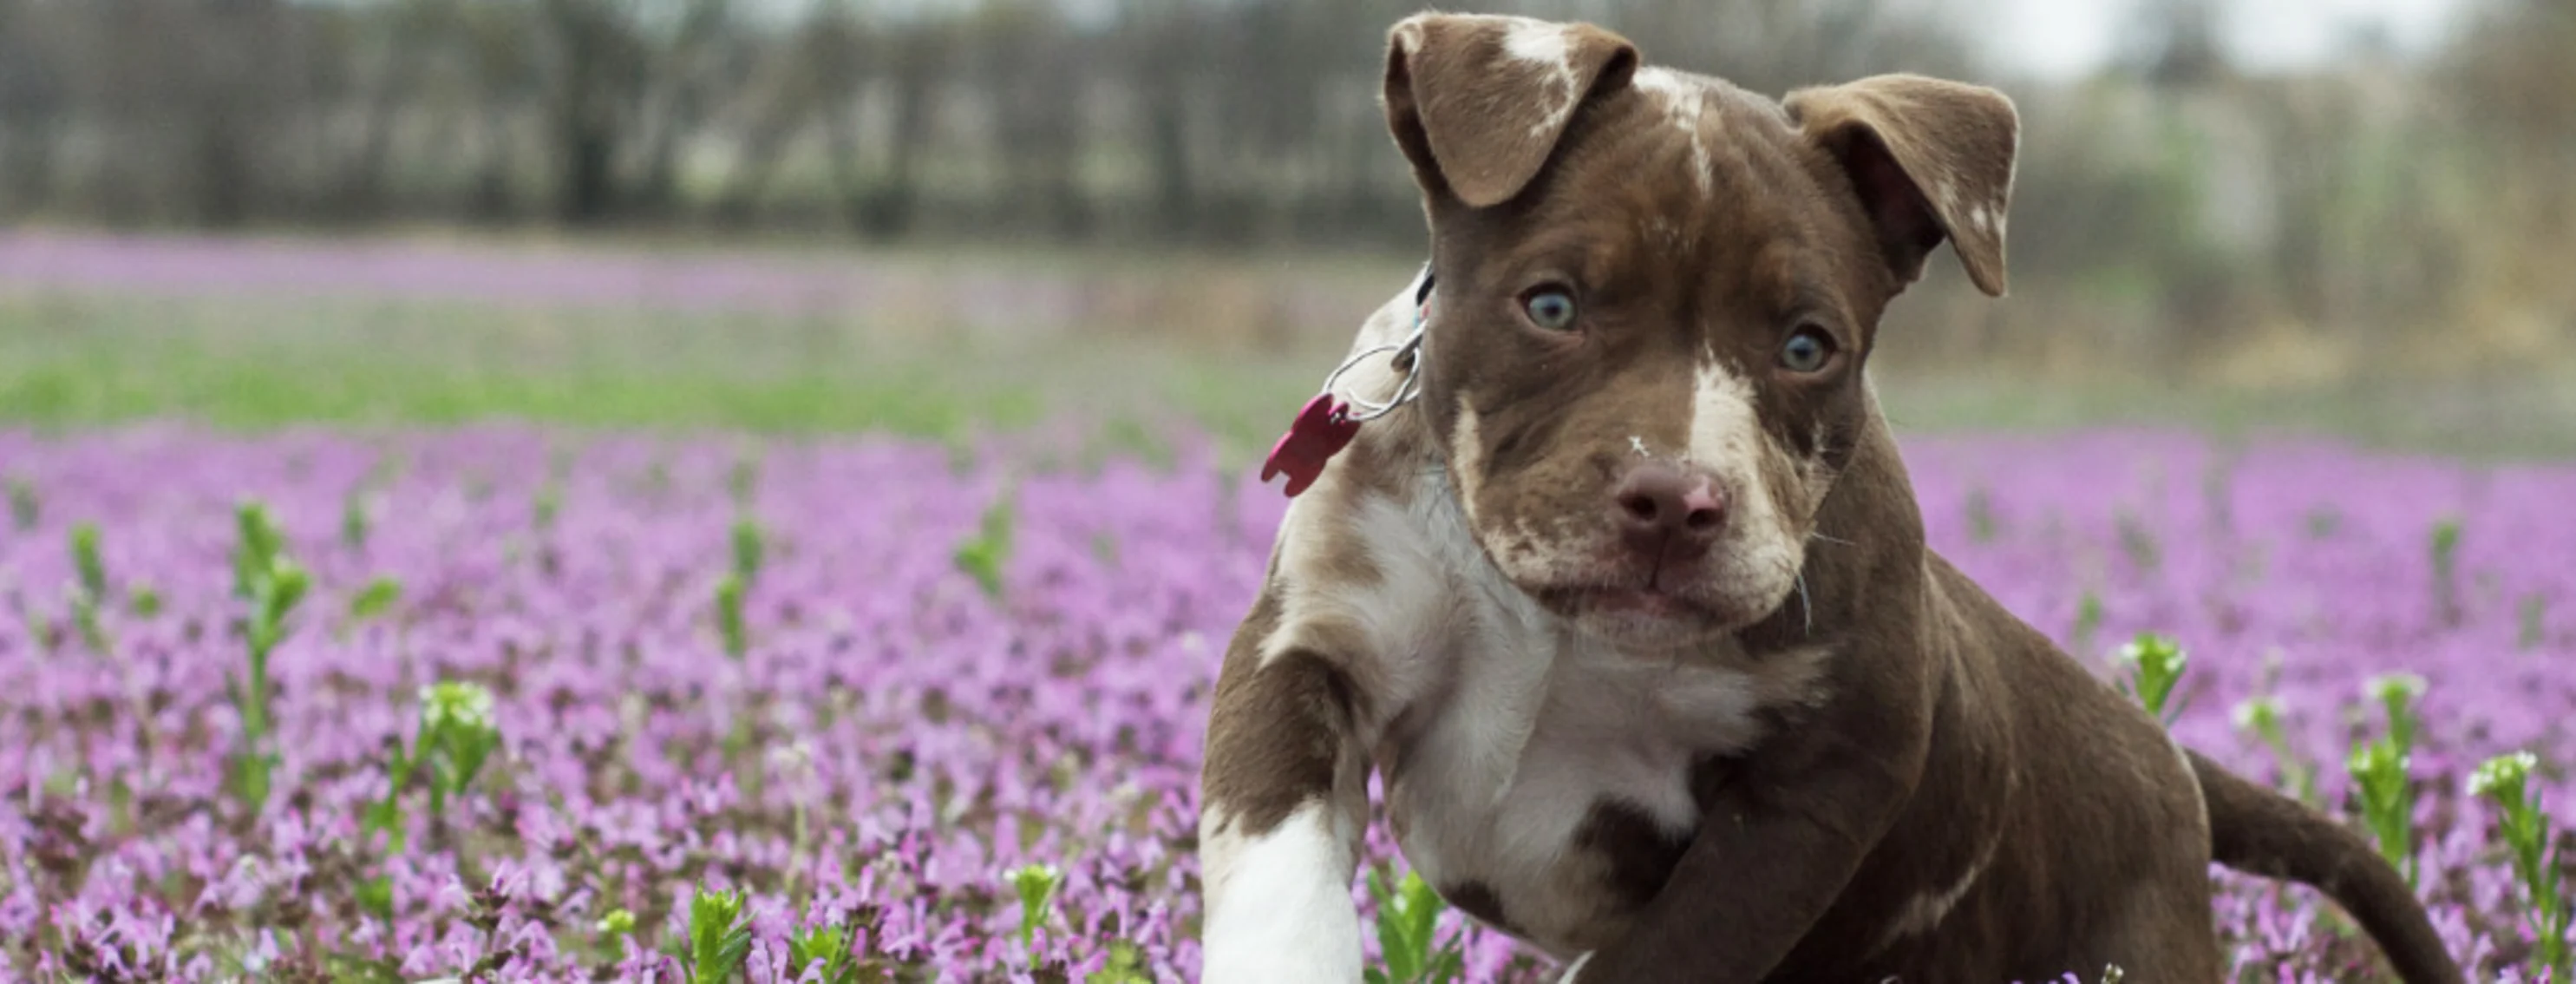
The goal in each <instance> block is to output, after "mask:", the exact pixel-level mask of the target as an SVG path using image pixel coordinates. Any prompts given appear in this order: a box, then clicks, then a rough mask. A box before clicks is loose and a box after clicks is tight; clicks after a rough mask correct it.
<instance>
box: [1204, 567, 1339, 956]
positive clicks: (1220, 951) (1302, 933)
mask: <svg viewBox="0 0 2576 984" xmlns="http://www.w3.org/2000/svg"><path fill="white" fill-rule="evenodd" d="M1270 607H1271V606H1270V605H1269V604H1268V603H1267V601H1265V602H1264V604H1263V605H1262V606H1260V609H1256V611H1255V613H1254V617H1253V618H1252V619H1250V620H1248V621H1247V622H1246V624H1245V626H1244V628H1243V629H1242V630H1240V631H1238V632H1237V634H1236V637H1235V640H1234V643H1233V645H1232V646H1231V647H1230V648H1229V649H1228V651H1227V653H1226V658H1225V666H1224V668H1223V669H1222V670H1221V671H1219V673H1218V677H1217V685H1216V706H1215V709H1214V711H1213V712H1212V713H1211V714H1210V716H1209V720H1208V737H1207V761H1206V764H1205V766H1204V769H1203V772H1202V774H1201V777H1200V804H1199V863H1200V879H1201V885H1202V888H1203V893H1204V894H1203V899H1204V903H1205V909H1204V914H1203V918H1202V923H1201V927H1200V940H1201V955H1202V971H1201V976H1200V979H1201V980H1203V981H1205V982H1207V984H1256V982H1262V984H1266V982H1272V981H1277V982H1281V984H1341V982H1357V981H1358V980H1359V979H1360V926H1359V910H1358V907H1357V906H1356V905H1354V904H1353V902H1352V899H1351V879H1352V876H1353V875H1354V873H1355V872H1356V871H1357V869H1358V865H1359V850H1360V840H1361V836H1362V834H1363V832H1364V831H1365V828H1366V825H1367V822H1368V787H1367V776H1368V772H1367V769H1368V767H1367V759H1366V757H1365V755H1364V753H1363V748H1362V745H1361V743H1360V742H1359V741H1358V739H1357V729H1358V726H1359V722H1360V720H1361V718H1362V714H1363V705H1364V698H1363V697H1362V695H1361V694H1360V693H1359V692H1358V690H1357V689H1356V688H1355V687H1354V686H1353V684H1352V679H1351V677H1350V675H1349V673H1348V672H1347V669H1346V668H1347V667H1348V666H1350V665H1351V664H1350V663H1348V662H1347V661H1346V659H1345V658H1343V655H1342V654H1329V655H1328V654H1326V653H1324V652H1320V651H1318V650H1317V649H1316V648H1315V647H1312V646H1287V647H1281V648H1279V649H1278V650H1277V651H1274V652H1266V653H1265V652H1263V651H1262V648H1263V643H1264V642H1265V641H1266V640H1267V637H1268V636H1269V633H1268V632H1265V631H1262V629H1264V628H1266V626H1265V625H1264V624H1263V623H1265V622H1267V621H1268V620H1267V619H1265V618H1264V617H1263V615H1264V611H1262V610H1261V609H1269V608H1270Z"/></svg>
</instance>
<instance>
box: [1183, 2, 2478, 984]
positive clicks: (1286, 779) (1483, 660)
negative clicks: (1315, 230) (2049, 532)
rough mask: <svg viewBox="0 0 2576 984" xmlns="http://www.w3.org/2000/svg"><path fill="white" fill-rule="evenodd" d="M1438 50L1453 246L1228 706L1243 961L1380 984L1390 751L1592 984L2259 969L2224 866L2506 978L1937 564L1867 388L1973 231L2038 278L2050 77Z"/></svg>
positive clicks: (1426, 144) (1229, 674) (1257, 610)
mask: <svg viewBox="0 0 2576 984" xmlns="http://www.w3.org/2000/svg"><path fill="white" fill-rule="evenodd" d="M1390 42H1391V43H1390V45H1389V48H1388V52H1387V60H1386V75H1385V89H1384V96H1383V99H1384V103H1385V111H1386V118H1387V123H1388V126H1389V127H1390V129H1391V130H1392V131H1393V134H1394V137H1395V142H1396V144H1397V145H1398V146H1399V147H1400V148H1402V150H1403V152H1404V155H1405V157H1406V158H1407V159H1408V160H1409V161H1410V162H1411V163H1412V167H1413V172H1414V176H1415V178H1416V179H1417V181H1418V183H1419V184H1420V185H1421V188H1422V193H1423V201H1424V208H1425V213H1426V216H1427V218H1428V220H1429V225H1430V231H1431V260H1430V263H1429V265H1428V267H1427V269H1426V270H1425V272H1424V275H1423V279H1422V280H1419V281H1417V282H1416V286H1415V289H1412V290H1408V291H1406V292H1405V293H1403V294H1401V295H1399V296H1398V297H1396V298H1395V299H1393V300H1391V301H1390V302H1389V303H1388V304H1387V305H1386V307H1384V308H1383V309H1381V310H1379V311H1378V312H1377V313H1376V314H1375V315H1374V316H1373V317H1372V318H1371V319H1370V320H1369V321H1368V322H1367V324H1366V325H1365V326H1364V328H1363V329H1362V331H1361V334H1360V337H1359V339H1358V343H1357V345H1356V346H1355V347H1354V349H1353V354H1354V357H1355V361H1353V362H1351V363H1348V364H1346V365H1345V366H1344V367H1343V368H1344V371H1340V372H1337V373H1336V374H1335V375H1336V379H1335V380H1333V381H1332V382H1330V383H1328V389H1330V390H1331V392H1330V393H1328V394H1327V396H1325V397H1320V398H1319V402H1318V404H1316V405H1315V406H1314V407H1310V412H1309V414H1308V416H1307V417H1306V418H1303V419H1302V420H1301V422H1300V424H1299V425H1298V429H1297V430H1296V431H1295V432H1293V433H1292V434H1291V435H1290V437H1289V438H1288V439H1287V441H1285V442H1283V446H1282V448H1281V451H1280V454H1279V455H1278V456H1277V457H1276V458H1275V459H1274V463H1275V464H1277V465H1278V467H1279V468H1280V469H1281V470H1286V471H1289V472H1291V479H1290V488H1291V489H1292V490H1293V492H1294V493H1295V494H1296V495H1297V497H1296V498H1295V499H1294V500H1293V502H1292V503H1291V505H1290V507H1289V510H1288V514H1287V518H1286V520H1285V523H1284V526H1283V528H1282V530H1281V531H1280V534H1279V540H1278V543H1277V545H1276V547H1275V548H1274V550H1273V552H1272V554H1271V557H1270V561H1269V568H1268V578H1267V583H1266V585H1265V586H1264V588H1263V589H1262V591H1261V593H1260V595H1259V598H1258V599H1257V601H1256V602H1255V603H1254V604H1253V606H1252V609H1251V612H1250V614H1249V616H1248V617H1247V618H1246V619H1245V620H1244V621H1243V623H1242V626H1241V628H1240V629H1239V630H1238V631H1237V632H1236V634H1235V635H1234V637H1233V640H1232V643H1231V646H1230V648H1229V649H1228V651H1227V654H1226V657H1225V662H1224V666H1223V669H1222V670H1221V671H1220V674H1219V678H1218V683H1217V688H1216V695H1215V706H1214V709H1213V711H1212V716H1211V719H1210V722H1209V730H1208V736H1207V749H1206V751H1207V758H1206V766H1205V771H1204V773H1203V775H1202V790H1201V791H1202V808H1201V809H1202V812H1201V815H1200V827H1199V830H1200V851H1201V861H1202V864H1203V878H1204V882H1203V885H1204V890H1205V893H1206V894H1205V903H1206V906H1205V921H1204V924H1203V927H1202V930H1203V942H1204V955H1205V964H1204V974H1205V979H1206V980H1208V981H1211V982H1217V984H1244V982H1256V981H1259V982H1268V981H1279V982H1296V984H1317V982H1346V981H1357V980H1359V979H1360V977H1361V950H1360V926H1359V923H1358V919H1357V913H1356V910H1355V907H1354V905H1353V902H1352V896H1351V883H1352V878H1353V875H1354V871H1355V867H1356V864H1357V860H1358V854H1359V848H1360V844H1361V839H1362V832H1363V830H1364V827H1365V825H1366V824H1367V823H1368V820H1369V817H1368V794H1367V781H1368V778H1369V773H1370V771H1371V769H1372V768H1374V769H1375V770H1377V772H1378V775H1379V776H1380V777H1381V779H1382V780H1383V782H1384V795H1385V808H1386V815H1387V820H1388V822H1389V824H1390V826H1391V830H1392V833H1393V834H1394V835H1395V838H1396V840H1397V842H1398V843H1399V844H1400V845H1401V847H1402V850H1403V854H1404V857H1405V859H1406V861H1407V862H1408V863H1409V864H1410V865H1411V867H1412V868H1413V869H1415V870H1416V871H1418V872H1420V873H1421V875H1422V876H1423V877H1424V878H1425V879H1427V880H1429V881H1430V883H1431V884H1432V885H1433V886H1435V887H1436V888H1437V889H1438V890H1439V891H1440V893H1441V894H1442V895H1443V896H1444V897H1445V898H1446V899H1447V900H1448V901H1449V902H1451V903H1452V904H1454V905H1456V906H1457V907H1459V908H1460V909H1463V910H1465V911H1466V912H1468V913H1470V914H1472V915H1473V916H1475V917H1476V918H1477V919H1478V920H1480V921H1481V922H1483V923H1484V924H1486V925H1488V926H1492V927H1495V928H1496V929H1499V930H1501V931H1503V932H1505V933H1508V934H1510V935H1512V936H1514V937H1516V938H1518V939H1520V940H1522V941H1525V942H1526V943H1527V944H1529V945H1531V946H1534V947H1536V948H1538V949H1541V950H1544V951H1546V952H1547V953H1549V954H1552V955H1554V956H1556V957H1558V958H1560V959H1562V960H1565V961H1567V962H1569V963H1570V967H1569V970H1568V972H1567V973H1566V975H1565V978H1566V979H1567V980H1580V981H1582V982H1583V984H1603V982H1635V981H1691V982H1709V984H1751V982H1755V981H1821V982H1832V984H1841V982H1881V981H1891V980H1895V981H1905V982H1925V984H1949V982H1990V981H1991V982H2001V981H2008V980H2021V981H2029V982H2038V981H2043V980H2055V979H2058V978H2059V977H2060V975H2063V974H2066V973H2069V972H2073V973H2076V974H2079V975H2081V976H2082V977H2084V978H2085V979H2087V980H2094V979H2099V978H2100V976H2101V975H2103V974H2104V973H2105V971H2106V970H2107V969H2109V968H2115V967H2116V968H2118V969H2119V970H2120V971H2121V972H2123V973H2124V974H2125V977H2126V979H2128V980H2131V981H2146V982H2159V984H2161V982H2168V981H2198V982H2214V981H2218V980H2220V979H2221V978H2222V977H2223V976H2224V974H2225V972H2226V964H2225V961H2224V958H2223V957H2222V954H2221V952H2220V948H2219V945H2218V942H2217V938H2216V932H2215V929H2214V927H2213V920H2212V916H2211V907H2210V878H2209V864H2210V862H2211V861H2212V860H2216V861H2218V862H2220V863H2223V864H2226V865H2230V866H2232V867H2236V868H2239V869H2243V870H2247V871H2252V872H2258V873H2262V874H2265V875H2269V876H2274V877H2284V878H2289V879H2294V880H2297V881H2300V882H2304V883H2306V884H2309V885H2313V886H2316V887H2318V888H2321V889H2323V890H2324V891H2325V893H2326V894H2328V895H2329V896H2331V897H2332V898H2333V899H2334V900H2335V901H2337V902H2338V903H2339V904H2341V905H2342V906H2343V907H2344V908H2345V909H2346V910H2347V911H2349V912H2351V913H2352V914H2353V915H2354V916H2355V917H2357V918H2358V919H2359V921H2360V922H2361V924H2362V925H2363V926H2365V927H2366V928H2367V929H2368V930H2369V932H2370V933H2371V935H2372V936H2373V937H2374V938H2375V939H2376V940H2377V941H2378V942H2379V943H2380V945H2381V948H2382V949H2383V951H2384V952H2385V953H2386V954H2387V956H2388V957H2389V958H2390V960H2391V962H2392V963H2393V964H2394V965H2395V967H2396V969H2397V971H2398V973H2399V974H2400V975H2401V976H2402V977H2403V978H2404V979H2405V980H2407V981H2409V982H2414V984H2431V982H2448V981H2458V980H2460V979H2461V977H2460V971H2459V969H2458V967H2457V966H2456V965H2455V964H2454V963H2453V961H2452V959H2451V958H2450V957H2449V956H2447V955H2446V954H2445V953H2444V952H2443V950H2442V947H2441V945H2440V941H2439V939H2438V938H2437V937H2436V936H2435V934H2434V932H2433V930H2432V928H2431V926H2430V925H2429V924H2428V922H2427V920H2426V918H2425V915H2424V913H2423V911H2422V909H2421V907H2420V906H2419V905H2418V904H2417V903H2416V901H2415V900H2414V898H2413V896H2412V895H2411V893H2410V892H2409V890H2408V888H2407V885H2406V884H2405V882H2404V881H2403V880H2401V879H2400V878H2399V877H2398V876H2397V874H2396V873H2395V872H2394V871H2392V870H2391V869H2390V868H2389V867H2388V866H2387V865H2386V864H2384V863H2383V862H2381V861H2380V860H2379V858H2378V857H2377V856H2376V855H2375V854H2374V853H2373V852H2372V851H2371V850H2370V848H2369V846H2368V845H2367V844H2366V843H2364V842H2363V841H2362V840H2361V839H2360V838H2359V837H2357V836H2356V835H2354V834H2353V833H2351V832H2349V831H2347V830H2346V829H2344V828H2343V827H2341V826H2339V825H2337V824H2336V823H2334V822H2333V821H2331V820H2329V819H2327V818H2326V817H2324V816H2321V815H2319V814H2316V813H2314V812H2311V811H2309V810H2307V809H2305V808H2303V807H2302V806H2300V805H2298V804H2297V803H2295V802H2293V801H2291V800H2288V799H2286V798H2283V797H2281V796H2278V795H2276V794H2274V793H2272V792H2270V791H2268V790H2266V789H2263V788H2260V787H2258V786H2256V785H2254V784H2252V783H2249V782H2246V781H2244V780H2242V779H2240V778H2238V777H2236V776H2233V775H2230V774H2228V773H2227V772H2225V771H2223V770H2221V769H2220V768H2219V767H2218V766H2216V765H2214V764H2212V763H2211V762H2210V761H2209V760H2207V759H2205V758H2202V757H2201V756H2199V755H2197V754H2195V753H2192V752H2190V751H2187V750H2185V749H2183V748H2181V747H2179V746H2177V745H2176V744H2175V743H2174V742H2172V741H2171V740H2170V739H2169V738H2168V737H2167V735H2166V733H2165V731H2164V730H2163V728H2162V727H2160V726H2159V725H2158V723H2157V722H2156V721H2155V720H2154V719H2153V718H2152V717H2150V716H2149V715H2148V714H2146V713H2145V712H2144V711H2143V710H2141V709H2140V708H2139V707H2137V706H2136V705H2135V704H2134V703H2132V702H2131V701H2129V700H2128V699H2126V698H2124V697H2122V696H2121V695H2119V694H2118V693H2116V692H2114V691H2113V690H2112V689H2110V688H2109V687H2108V686H2106V685H2105V684H2104V683H2103V682H2102V681H2101V680H2099V679H2098V678H2096V677H2095V676H2093V675H2092V674H2091V673H2090V672H2088V671H2087V670H2086V668H2085V667H2083V666H2082V665H2080V664H2079V663H2077V662H2076V661H2075V660H2073V659H2071V658H2069V657H2068V656H2067V655H2065V654H2064V653H2062V652H2060V651H2059V650H2058V649H2057V648H2056V647H2055V646H2054V645H2053V644H2052V643H2051V642H2050V641H2049V640H2048V639H2047V638H2046V637H2045V636H2043V635H2041V634H2040V633H2039V632H2037V631H2034V630H2033V629H2031V628H2030V627H2029V626H2027V625H2025V624H2024V623H2022V622H2021V621H2019V620H2018V619H2016V618H2015V617H2014V616H2013V615H2012V614H2010V613H2009V612H2007V611H2005V610H2004V609H2003V608H2002V607H2001V606H1999V605H1998V604H1997V603H1996V602H1995V601H1994V600H1993V599H1992V598H1990V597H1989V596H1988V595H1987V594H1986V593H1985V592H1984V591H1982V590H1980V589H1979V588H1978V587H1977V586H1976V585H1975V584H1973V583H1971V582H1970V581H1969V580H1968V579H1967V578H1966V577H1964V576H1962V575H1961V574H1960V573H1959V571H1958V570H1957V569H1955V568H1953V567H1952V566H1951V565H1950V564H1949V563H1947V562H1946V561H1944V560H1943V559H1942V558H1941V557H1940V556H1939V555H1937V554H1935V553H1934V552H1932V551H1931V550H1929V549H1927V548H1926V547H1925V546H1924V539H1923V524H1922V519H1921V516H1920V513H1919V511H1918V510H1917V507H1916V505H1915V502H1914V497H1913V493H1912V490H1911V488H1910V487H1909V485H1908V484H1907V478H1906V472H1905V467H1904V464H1903V462H1902V461H1900V460H1899V457H1898V454H1897V448H1896V445H1895V444H1894V442H1893V441H1892V440H1891V438H1890V436H1889V433H1888V427H1887V424H1886V422H1885V420H1884V419H1883V418H1882V416H1881V414H1880V411H1879V408H1878V405H1877V401H1876V399H1875V397H1874V395H1873V393H1872V391H1871V388H1870V386H1869V384H1868V382H1867V380H1866V379H1865V378H1864V371H1863V370H1864V366H1865V364H1866V362H1867V360H1868V357H1869V354H1870V351H1871V349H1872V347H1873V345H1874V342H1875V340H1876V332H1877V325H1878V323H1879V318H1880V315H1881V313H1882V311H1883V310H1884V309H1885V308H1886V306H1887V305H1888V303H1889V302H1890V301H1891V300H1892V299H1893V298H1895V297H1896V296H1897V295H1898V294H1899V293H1900V292H1902V291H1903V290H1904V288H1905V287H1906V286H1907V285H1908V284H1910V283H1911V282H1913V281H1914V280H1916V279H1917V278H1918V277H1920V276H1921V275H1922V273H1923V270H1924V265H1925V262H1926V259H1927V257H1928V256H1929V255H1930V254H1931V253H1932V252H1933V251H1934V250H1935V249H1936V248H1937V247H1938V246H1939V245H1940V244H1942V243H1944V242H1947V243H1948V244H1949V245H1950V248H1951V251H1952V252H1954V253H1955V254H1956V256H1957V257H1958V259H1959V260H1960V262H1961V263H1962V264H1964V266H1965V267H1966V270H1967V275H1968V277H1969V279H1970V280H1971V281H1973V282H1974V283H1975V285H1976V286H1977V287H1978V288H1980V289H1981V290H1982V291H1983V292H1984V293H1986V294H1988V295H1992V296H2001V295H2003V294H2004V292H2005V264H2004V226H2005V213H2006V212H2007V210H2008V206H2009V204H2010V201H2011V193H2012V183H2013V169H2014V155H2015V152H2016V150H2017V147H2018V142H2019V122H2018V119H2017V117H2016V114H2015V111H2014V109H2013V106H2012V104H2011V103H2010V102H2009V101H2008V100H2007V99H2006V98H2005V97H2004V96H2002V95H2000V94H1998V93H1996V92H1994V91H1992V90H1989V89H1984V88H1979V87H1975V86H1969V85H1963V84H1959V83H1954V82H1947V81H1940V80H1935V79H1929V78H1921V77H1914V76H1902V75H1889V76H1878V77H1873V78H1866V79H1861V80H1859V81H1855V82H1851V83H1848V84H1844V85H1837V86H1830V87H1823V88H1810V89H1805V90H1801V91H1798V92H1794V93H1791V94H1790V95H1789V96H1788V97H1787V99H1786V100H1785V101H1779V102H1775V101H1773V100H1770V99H1767V98H1764V97H1761V96H1758V95H1755V94H1753V93H1750V92H1746V91H1744V90H1742V89H1739V88H1737V87H1735V86H1733V85H1731V84H1729V83H1727V82H1724V81H1722V80H1719V79H1715V78H1710V77H1706V76H1702V75H1693V74H1686V73H1684V72H1680V71H1675V70H1672V69H1668V68H1661V67H1651V66H1644V65H1641V64H1640V60H1639V55H1638V52H1637V49H1636V48H1635V46H1633V45H1632V44H1631V43H1630V42H1629V41H1627V40H1626V39H1624V38H1621V37H1619V36H1617V35H1615V34H1612V33H1610V32H1608V31H1605V30H1602V29H1600V28H1598V27H1594V26H1591V25H1584V24H1555V23H1545V22H1540V21H1534V20H1527V19H1521V18H1510V17H1492V16H1464V15H1437V14H1434V15H1423V16H1416V17H1412V18H1409V19H1406V20H1404V21H1402V22H1400V23H1398V24H1397V25H1396V26H1395V27H1394V30H1393V31H1392V34H1391V39H1390ZM1345 442H1346V443H1347V446H1343V445H1344V444H1345Z"/></svg>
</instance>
